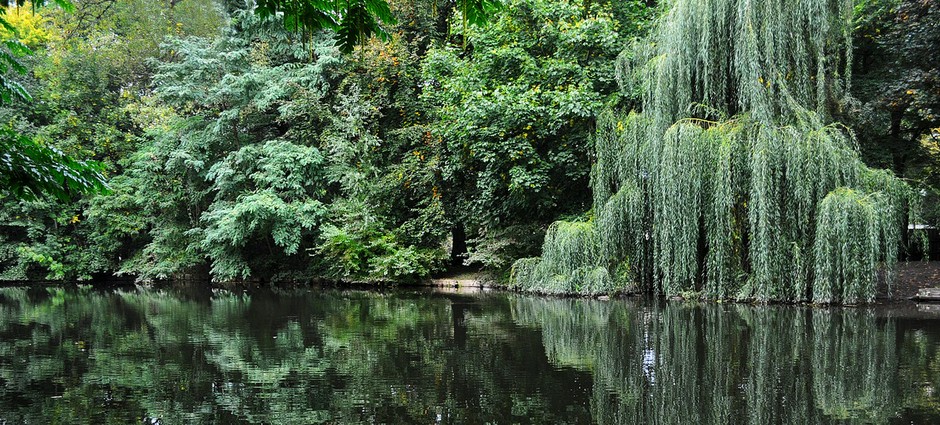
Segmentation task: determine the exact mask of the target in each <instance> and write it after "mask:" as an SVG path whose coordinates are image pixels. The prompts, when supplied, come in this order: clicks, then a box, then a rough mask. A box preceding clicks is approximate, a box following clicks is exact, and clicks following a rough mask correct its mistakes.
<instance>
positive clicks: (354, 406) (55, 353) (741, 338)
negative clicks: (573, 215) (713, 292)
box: [0, 288, 940, 424]
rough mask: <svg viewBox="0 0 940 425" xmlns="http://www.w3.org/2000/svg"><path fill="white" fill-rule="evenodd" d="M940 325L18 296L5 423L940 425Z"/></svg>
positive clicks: (512, 306)
mask: <svg viewBox="0 0 940 425" xmlns="http://www.w3.org/2000/svg"><path fill="white" fill-rule="evenodd" d="M938 324H940V321H937V320H933V319H931V318H930V316H929V314H926V313H919V312H917V310H916V309H913V308H911V307H907V308H871V309H869V308H847V309H820V308H805V307H792V306H763V307H754V306H747V305H734V304H713V303H712V304H689V303H675V302H662V301H655V300H639V299H626V300H618V299H615V300H609V301H600V300H591V299H563V298H542V297H537V296H525V295H518V294H511V293H499V292H497V293H492V292H489V293H477V294H460V293H442V292H437V291H424V290H420V291H419V290H399V291H385V292H370V291H340V290H329V289H322V290H310V291H308V290H284V291H275V290H256V291H251V292H243V291H237V292H229V291H222V290H215V291H211V290H208V289H198V288H191V289H182V290H180V289H176V290H153V289H129V290H109V291H104V290H93V289H87V288H86V289H68V290H65V289H56V288H52V289H49V288H4V289H0V423H14V424H19V423H69V424H77V423H95V424H129V423H148V424H149V423H160V424H182V423H186V424H210V423H211V424H261V423H271V424H309V423H425V424H427V423H470V424H481V423H488V422H489V423H552V424H557V423H602V424H605V423H611V424H613V423H661V424H670V423H676V424H679V423H682V424H688V423H721V424H727V423H753V424H767V423H799V424H806V423H832V422H838V423H856V422H857V423H940V393H938V390H940V388H938V385H940V326H938Z"/></svg>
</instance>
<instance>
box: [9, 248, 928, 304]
mask: <svg viewBox="0 0 940 425" xmlns="http://www.w3.org/2000/svg"><path fill="white" fill-rule="evenodd" d="M193 284H198V285H204V286H205V287H206V288H208V289H225V290H233V291H238V290H243V291H247V290H253V289H262V288H273V289H302V288H309V289H316V288H329V289H351V290H375V291H384V290H393V289H408V288H435V289H440V290H442V291H443V292H447V293H474V292H486V291H505V292H516V293H522V294H531V295H537V296H543V297H553V298H593V299H599V300H609V299H624V298H642V297H647V296H650V297H654V298H655V297H656V296H653V295H648V294H643V293H639V292H619V293H612V294H579V293H553V292H542V291H521V290H518V289H514V288H510V287H508V286H506V285H503V284H500V283H498V282H497V280H496V279H495V278H494V277H493V276H492V275H490V274H486V273H483V272H476V273H462V274H459V275H456V276H442V277H435V278H430V279H427V280H424V281H418V282H406V283H397V284H393V283H375V282H340V281H330V280H312V281H310V282H304V283H299V282H288V283H275V284H271V283H261V282H229V283H216V282H206V281H202V280H195V279H182V280H167V281H158V282H154V283H146V284H141V283H138V282H136V281H135V279H134V278H132V277H114V278H107V279H96V280H90V281H79V282H68V281H55V280H41V281H3V282H0V287H24V286H27V287H63V286H77V287H91V288H94V289H131V288H136V287H140V286H147V287H156V288H161V287H178V286H186V285H193ZM881 286H882V287H881V288H879V291H878V295H877V296H876V298H875V301H874V302H873V303H871V304H857V305H841V304H831V305H816V306H820V307H872V306H896V305H905V306H936V308H933V309H930V308H925V309H924V310H933V311H935V312H936V313H937V314H940V303H935V304H934V303H929V302H916V301H915V300H914V299H913V298H914V296H915V295H916V294H917V291H918V290H920V289H921V288H928V287H940V261H911V262H901V263H898V268H897V270H896V277H895V280H894V284H893V285H892V290H891V292H890V293H889V292H888V291H887V288H886V287H885V285H884V284H883V283H882V285H881ZM658 298H662V299H664V300H668V301H682V302H711V303H734V304H754V303H752V302H747V301H740V302H739V301H734V300H702V299H698V298H684V297H680V296H674V297H658ZM771 304H776V305H815V304H811V303H771Z"/></svg>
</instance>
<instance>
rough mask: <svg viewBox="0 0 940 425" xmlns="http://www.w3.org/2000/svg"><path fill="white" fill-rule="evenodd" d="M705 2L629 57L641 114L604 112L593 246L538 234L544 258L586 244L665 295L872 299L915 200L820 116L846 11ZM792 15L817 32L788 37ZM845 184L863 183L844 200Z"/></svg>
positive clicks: (673, 17)
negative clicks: (637, 59) (636, 62)
mask: <svg viewBox="0 0 940 425" xmlns="http://www.w3.org/2000/svg"><path fill="white" fill-rule="evenodd" d="M810 3H812V4H810ZM703 7H704V5H703V4H700V3H698V2H692V1H689V2H684V1H680V2H675V3H674V4H672V6H671V8H670V10H669V12H668V13H667V14H666V15H665V16H664V18H663V20H662V21H661V22H660V23H659V27H658V29H657V32H656V34H654V36H653V38H652V40H651V42H649V46H650V47H649V49H650V50H649V52H648V53H647V55H648V57H649V58H651V59H649V62H648V63H646V64H642V65H641V66H640V67H637V66H633V67H632V69H636V70H638V71H635V75H641V77H640V79H639V80H633V81H638V82H645V83H649V84H648V85H646V86H643V90H644V91H645V93H646V94H645V95H644V104H643V106H644V111H643V113H642V114H640V113H631V114H630V115H628V116H618V115H617V114H612V113H608V114H604V115H602V116H601V118H600V121H599V123H598V136H597V157H598V160H597V164H596V165H595V168H594V174H593V176H592V177H593V180H592V186H593V188H594V195H595V199H594V208H595V211H596V214H597V217H598V220H597V225H598V226H603V230H601V231H599V235H600V238H599V239H598V240H599V242H598V243H599V247H598V249H596V250H593V251H589V250H583V249H582V250H569V249H566V246H567V245H568V244H567V242H566V241H565V240H561V241H553V240H549V239H548V238H547V239H546V245H545V247H544V251H543V260H542V262H543V263H546V264H564V261H577V262H578V263H579V264H581V263H584V262H585V259H584V258H583V257H582V256H583V255H585V254H586V253H590V254H587V255H593V256H597V259H595V260H594V263H595V264H601V265H604V266H605V267H606V269H607V271H608V272H609V273H614V272H615V271H617V270H622V269H624V267H623V266H622V265H623V264H627V265H628V266H629V268H628V270H630V271H631V272H632V275H633V276H632V278H633V280H634V281H635V282H636V283H637V284H638V285H640V286H641V287H644V288H646V289H647V290H649V291H654V292H663V293H665V294H666V295H670V296H671V295H679V294H685V293H695V292H699V291H703V295H704V296H705V297H708V298H718V299H722V298H726V297H736V298H739V299H747V300H757V301H761V302H767V301H804V300H812V301H814V302H821V303H828V302H836V301H838V302H848V303H853V302H857V301H871V300H872V299H873V298H874V295H875V289H876V280H877V277H878V276H877V269H878V267H881V266H884V267H886V268H887V269H888V270H889V273H890V269H891V267H892V266H893V264H894V262H895V261H896V256H897V252H898V244H899V243H900V239H901V238H900V236H901V232H902V229H903V225H904V222H905V219H907V218H909V217H912V216H913V215H914V214H916V206H917V205H916V201H914V199H913V191H912V190H911V189H910V188H909V187H908V186H907V185H906V184H904V183H903V182H901V181H900V180H898V179H897V178H896V177H894V176H893V175H892V174H890V173H884V172H877V171H872V170H871V169H869V168H867V167H866V166H865V165H864V164H863V163H862V161H861V160H860V158H859V155H858V153H857V151H856V150H855V148H854V146H855V145H854V140H853V139H852V137H851V135H850V134H849V133H848V132H847V131H845V130H844V129H843V128H842V127H840V126H838V125H826V124H825V122H826V119H827V118H826V117H827V116H830V114H829V113H828V111H830V110H833V109H834V108H835V107H836V106H837V105H838V104H839V103H838V102H839V100H840V99H841V98H842V96H844V93H845V89H846V87H847V86H848V76H847V75H843V74H840V73H839V71H838V70H837V69H836V68H835V66H834V65H831V64H838V63H839V61H840V59H839V58H842V57H844V55H845V54H846V53H845V51H844V50H839V49H835V48H833V47H830V46H835V45H841V46H843V47H842V48H843V49H846V48H847V47H848V46H846V45H845V44H844V41H845V36H846V34H847V33H848V29H847V28H845V23H846V17H847V16H849V14H850V10H848V11H847V10H846V9H847V7H846V4H844V3H838V2H832V3H831V4H819V3H818V2H794V3H788V4H787V5H786V6H782V5H776V4H774V5H771V4H770V3H762V4H760V5H756V4H751V3H747V2H736V1H730V0H729V1H720V2H717V3H716V4H714V5H710V6H709V7H707V8H705V9H702V8H703ZM781 17H789V19H783V20H781ZM801 20H804V21H805V23H806V25H810V26H813V27H819V28H822V30H821V31H819V32H813V33H812V34H795V33H792V32H791V31H790V30H789V28H790V26H791V25H792V22H803V21H801ZM770 40H773V42H772V43H771V41H770ZM727 46H735V49H727ZM780 46H785V47H786V48H785V49H783V50H777V49H779V48H780ZM813 46H816V47H813ZM824 46H825V48H823V47H824ZM848 62H851V61H850V60H848ZM629 68H631V67H626V68H624V69H629ZM692 69H694V70H696V72H695V73H689V71H690V70H692ZM622 79H623V80H624V81H628V82H629V81H630V80H629V78H628V77H626V76H625V77H623V78H622ZM627 89H628V90H630V88H629V87H627ZM696 105H698V106H696ZM804 105H805V106H804ZM805 107H810V108H814V109H816V111H817V112H811V111H810V110H807V109H806V108H805ZM730 116H734V118H731V119H728V118H727V117H730ZM711 118H716V119H718V121H711V120H709V119H711ZM843 187H848V188H853V189H854V190H856V191H860V192H861V194H860V195H853V196H850V197H846V196H842V195H840V194H842V193H847V192H842V191H844V190H845V189H840V188H843ZM833 191H835V192H833ZM851 193H855V192H851ZM860 200H864V201H862V203H861V204H859V205H862V204H864V205H866V206H865V207H864V208H861V209H859V208H858V207H856V206H855V204H858V203H859V202H860ZM849 203H852V205H848V204H849ZM907 208H910V211H909V213H910V215H909V214H907V212H908V211H906V209H907ZM858 241H866V242H865V244H862V242H858ZM555 244H560V246H555ZM848 246H851V247H852V248H851V249H847V248H845V247H848ZM840 247H841V248H840ZM559 252H562V253H563V254H562V255H563V256H565V255H567V256H570V258H569V259H568V260H563V259H562V260H559V259H558V258H556V256H557V255H558V253H559ZM526 261H527V262H526V263H524V264H523V266H525V265H528V264H531V260H526ZM814 276H815V281H814V282H815V283H814V285H813V286H812V290H811V291H810V286H809V282H810V281H811V280H812V279H813V278H814ZM549 279H550V277H548V276H546V275H542V274H536V275H534V276H523V278H522V279H519V284H521V285H522V286H523V287H524V288H531V289H535V288H540V287H541V286H542V285H545V284H546V282H549V281H550V280H549ZM843 288H845V289H844V290H843ZM834 294H839V295H834Z"/></svg>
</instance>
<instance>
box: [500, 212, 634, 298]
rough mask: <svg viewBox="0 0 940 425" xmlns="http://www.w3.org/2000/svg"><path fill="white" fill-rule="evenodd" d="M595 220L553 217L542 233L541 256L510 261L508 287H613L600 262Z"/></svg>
mask: <svg viewBox="0 0 940 425" xmlns="http://www.w3.org/2000/svg"><path fill="white" fill-rule="evenodd" d="M595 229H596V226H595V223H594V222H566V221H556V222H555V223H553V224H552V225H551V227H549V228H548V232H546V234H545V243H544V245H543V247H544V250H543V252H542V257H541V258H523V259H521V260H519V261H517V262H516V263H515V264H514V265H513V269H512V274H511V276H510V287H518V288H521V289H526V290H534V291H538V292H548V293H581V294H599V293H610V292H614V291H616V290H618V289H620V288H617V287H615V285H614V281H613V279H612V278H611V276H610V272H609V271H608V270H607V268H606V267H604V265H603V264H602V263H601V261H602V259H603V257H602V256H601V255H600V249H601V246H600V240H599V238H598V235H597V232H596V230H595Z"/></svg>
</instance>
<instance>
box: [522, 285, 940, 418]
mask: <svg viewBox="0 0 940 425" xmlns="http://www.w3.org/2000/svg"><path fill="white" fill-rule="evenodd" d="M892 314H893V313H892V312H891V311H881V312H878V314H877V315H876V312H875V311H873V310H868V309H835V310H826V309H808V308H795V307H760V308H755V307H751V306H743V305H730V306H729V305H714V304H712V305H704V306H693V305H688V304H665V305H656V304H655V303H653V304H646V305H634V304H630V303H621V302H610V303H604V302H596V301H590V300H551V299H538V298H517V299H516V300H515V302H514V303H513V316H514V318H516V319H517V320H518V321H520V322H521V323H526V324H529V325H530V326H533V327H536V328H540V329H541V330H542V333H543V336H544V338H543V341H544V343H545V350H546V353H547V354H548V356H549V358H550V360H551V361H552V362H553V363H554V364H556V365H560V366H561V365H564V366H571V367H577V368H582V369H584V370H589V371H591V372H592V376H593V378H594V391H593V398H592V404H591V412H592V414H593V419H594V421H595V422H597V423H658V424H688V423H754V424H766V423H792V424H807V423H829V422H841V423H844V422H848V423H891V422H900V423H910V422H911V421H913V422H914V423H937V422H938V421H940V408H938V406H940V405H938V401H940V399H938V397H937V393H936V390H937V383H938V382H940V381H938V379H940V376H938V374H940V351H938V348H940V346H938V342H940V341H938V336H940V335H938V333H937V331H936V325H937V324H938V323H940V322H935V321H925V320H914V319H897V320H896V319H892V318H889V317H885V316H891V315H892ZM898 321H903V322H905V328H906V329H905V330H904V332H902V334H901V335H898V328H899V325H898V323H897V322H898ZM899 358H903V359H904V360H905V361H904V362H903V364H902V362H900V361H899Z"/></svg>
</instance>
